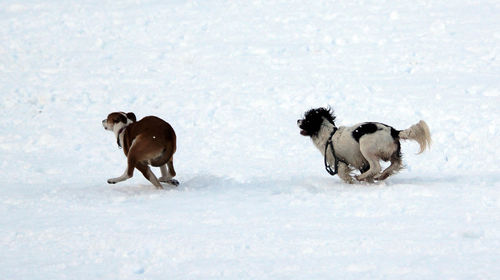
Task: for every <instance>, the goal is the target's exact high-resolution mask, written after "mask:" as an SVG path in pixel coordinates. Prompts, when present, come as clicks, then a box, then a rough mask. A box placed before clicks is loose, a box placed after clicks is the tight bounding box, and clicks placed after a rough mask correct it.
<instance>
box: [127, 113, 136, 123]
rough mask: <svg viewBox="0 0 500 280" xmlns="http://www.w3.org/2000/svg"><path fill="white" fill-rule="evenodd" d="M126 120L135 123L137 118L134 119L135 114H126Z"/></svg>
mask: <svg viewBox="0 0 500 280" xmlns="http://www.w3.org/2000/svg"><path fill="white" fill-rule="evenodd" d="M127 118H128V119H129V120H132V122H136V121H137V118H136V117H135V114H134V113H132V112H130V113H127Z"/></svg>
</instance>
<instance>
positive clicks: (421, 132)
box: [297, 107, 432, 184]
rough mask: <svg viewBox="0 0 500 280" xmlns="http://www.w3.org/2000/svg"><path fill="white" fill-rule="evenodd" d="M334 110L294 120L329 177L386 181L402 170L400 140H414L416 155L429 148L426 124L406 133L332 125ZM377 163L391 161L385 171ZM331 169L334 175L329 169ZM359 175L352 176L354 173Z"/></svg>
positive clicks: (312, 112) (385, 127) (362, 125)
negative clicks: (416, 148) (418, 149)
mask: <svg viewBox="0 0 500 280" xmlns="http://www.w3.org/2000/svg"><path fill="white" fill-rule="evenodd" d="M335 118H336V117H335V115H334V114H333V110H332V109H331V108H330V107H328V108H323V107H322V108H317V109H311V110H309V111H307V112H306V113H305V114H304V118H303V119H299V120H297V125H298V126H299V128H300V134H302V135H304V136H309V137H311V140H312V142H313V143H314V145H315V146H316V147H317V148H318V149H319V150H320V151H321V153H322V154H323V156H324V157H325V167H326V169H327V171H328V172H329V173H330V174H331V175H335V174H337V173H338V175H339V177H340V178H341V179H342V180H344V181H345V182H347V183H350V184H352V183H354V182H355V180H354V179H356V180H357V181H366V182H374V180H378V181H381V180H385V179H387V177H389V176H391V175H393V174H395V173H396V172H398V171H399V170H401V169H402V168H403V164H402V159H401V158H402V154H401V144H400V140H414V141H416V142H417V143H418V144H419V145H420V151H419V154H420V153H422V152H423V151H425V150H426V149H427V148H429V147H430V145H431V141H432V140H431V134H430V131H429V127H428V126H427V124H426V123H425V122H424V121H423V120H421V121H420V122H418V123H417V124H414V125H412V126H410V127H409V128H407V129H405V130H396V129H394V128H393V127H391V126H388V125H385V124H382V123H377V122H364V123H359V124H356V125H353V126H340V127H337V126H336V125H335ZM380 160H382V161H390V162H391V164H390V166H389V167H387V168H386V169H385V170H384V171H382V170H381V167H380ZM332 166H333V167H334V169H335V171H333V170H332V169H331V167H332ZM356 169H357V170H359V171H360V172H361V174H360V175H358V176H354V177H353V176H352V173H353V171H354V170H356Z"/></svg>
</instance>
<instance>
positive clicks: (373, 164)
mask: <svg viewBox="0 0 500 280" xmlns="http://www.w3.org/2000/svg"><path fill="white" fill-rule="evenodd" d="M360 144H361V143H360ZM360 150H361V154H362V155H363V156H364V157H365V159H366V160H367V161H368V164H370V169H368V170H367V171H366V172H365V173H362V174H361V175H358V176H356V179H357V180H358V181H365V180H367V181H369V182H371V181H372V180H373V177H375V176H376V175H378V174H379V173H380V170H381V169H382V168H381V167H380V162H379V161H380V158H379V157H378V156H377V155H376V147H371V145H362V144H361V145H360Z"/></svg>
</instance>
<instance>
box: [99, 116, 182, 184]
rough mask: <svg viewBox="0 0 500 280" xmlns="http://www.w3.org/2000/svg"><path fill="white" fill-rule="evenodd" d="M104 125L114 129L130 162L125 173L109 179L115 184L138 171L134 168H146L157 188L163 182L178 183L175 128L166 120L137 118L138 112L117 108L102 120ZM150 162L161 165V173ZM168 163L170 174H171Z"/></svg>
mask: <svg viewBox="0 0 500 280" xmlns="http://www.w3.org/2000/svg"><path fill="white" fill-rule="evenodd" d="M102 125H103V126H104V129H106V130H110V131H113V132H114V133H115V136H116V139H117V140H116V141H117V142H118V146H120V147H122V148H123V152H124V153H125V156H127V162H128V166H127V169H126V170H125V172H124V173H123V175H122V176H120V177H117V178H112V179H109V180H108V183H110V184H115V183H118V182H121V181H125V180H127V179H129V178H131V177H132V176H133V175H134V168H137V169H138V170H139V171H141V172H142V174H143V175H144V177H146V179H148V180H149V181H150V182H151V183H153V185H154V186H155V187H157V188H162V185H161V184H160V182H165V183H168V184H170V185H174V186H177V185H179V182H178V181H177V180H175V179H172V178H173V177H174V176H175V169H174V159H173V155H174V153H175V151H176V149H177V147H176V136H175V132H174V129H173V128H172V127H171V126H170V124H168V123H167V122H165V121H164V120H162V119H160V118H157V117H154V116H149V117H145V118H143V119H142V120H140V121H136V117H135V115H134V113H127V114H126V113H123V112H115V113H111V114H109V115H108V117H107V118H106V119H105V120H103V121H102ZM149 165H152V166H155V167H160V170H161V177H160V178H159V179H158V178H156V176H155V174H154V173H153V172H152V171H151V169H150V168H149ZM167 166H168V174H167Z"/></svg>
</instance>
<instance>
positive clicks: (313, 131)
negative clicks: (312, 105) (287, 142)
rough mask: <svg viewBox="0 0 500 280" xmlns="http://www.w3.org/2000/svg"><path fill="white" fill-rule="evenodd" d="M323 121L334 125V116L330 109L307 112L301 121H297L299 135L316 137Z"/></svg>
mask: <svg viewBox="0 0 500 280" xmlns="http://www.w3.org/2000/svg"><path fill="white" fill-rule="evenodd" d="M325 121H326V122H329V123H331V124H333V125H335V115H334V114H333V110H332V109H331V108H330V107H328V108H323V107H321V108H317V109H311V110H309V111H307V112H306V113H305V114H304V118H303V119H301V120H297V125H298V126H299V128H300V134H302V135H304V136H311V137H312V136H316V135H318V132H319V131H320V129H321V125H322V124H323V122H325Z"/></svg>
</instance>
